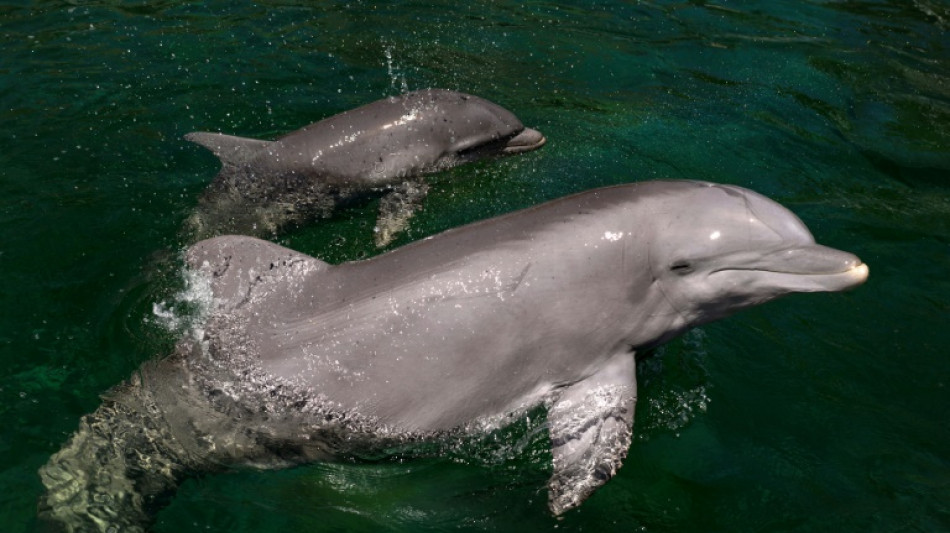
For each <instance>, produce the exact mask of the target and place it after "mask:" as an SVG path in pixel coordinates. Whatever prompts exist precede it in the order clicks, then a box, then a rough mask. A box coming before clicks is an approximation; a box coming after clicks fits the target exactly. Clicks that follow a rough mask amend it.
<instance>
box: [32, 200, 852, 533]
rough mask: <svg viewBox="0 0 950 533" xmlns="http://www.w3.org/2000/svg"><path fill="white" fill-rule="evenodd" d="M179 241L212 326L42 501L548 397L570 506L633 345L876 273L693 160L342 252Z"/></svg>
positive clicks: (96, 519)
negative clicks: (661, 175) (717, 181)
mask: <svg viewBox="0 0 950 533" xmlns="http://www.w3.org/2000/svg"><path fill="white" fill-rule="evenodd" d="M187 258H188V262H189V263H190V264H191V265H192V267H193V268H194V269H195V271H196V272H198V273H199V277H200V278H202V279H204V280H205V281H206V282H207V283H208V285H209V286H210V293H211V294H213V303H212V304H211V305H210V307H209V308H208V309H207V318H206V319H205V320H204V321H203V322H202V323H201V326H200V328H198V331H200V333H199V334H197V335H196V336H195V338H194V339H189V340H186V341H183V342H182V344H181V346H180V347H179V349H178V351H177V352H176V354H175V355H174V356H172V357H171V358H168V359H165V360H163V361H160V362H156V363H151V364H147V365H145V366H144V367H143V368H142V369H141V371H140V372H139V373H138V374H137V375H136V377H135V378H133V379H132V380H131V381H130V382H128V383H127V384H125V385H123V386H121V387H119V388H118V389H116V390H115V391H114V392H113V393H111V394H110V395H109V396H108V397H107V398H106V401H105V402H104V403H103V405H102V406H101V407H100V408H99V410H98V411H96V412H95V413H93V414H91V415H88V416H87V417H85V418H84V419H83V421H82V423H81V425H80V429H79V431H78V432H77V433H76V434H75V435H74V436H73V438H72V440H71V441H70V442H69V443H68V444H67V445H66V447H64V449H63V450H61V451H60V452H58V453H57V454H56V455H54V456H53V458H52V459H51V460H50V462H49V463H48V464H47V465H46V466H45V467H43V469H42V470H41V471H40V475H41V477H42V479H43V482H44V484H45V485H46V487H47V488H48V489H49V493H48V494H47V495H46V497H45V498H44V500H43V501H42V502H41V508H42V509H43V515H44V516H46V517H47V518H48V519H51V520H54V521H59V522H61V523H65V524H68V525H69V527H73V528H74V529H79V528H80V526H79V525H85V526H86V527H89V528H90V529H92V528H96V527H98V528H99V529H103V530H104V529H106V528H107V527H109V526H117V527H118V526H122V527H123V528H130V529H131V530H134V528H135V527H140V526H141V524H143V523H146V522H147V521H148V516H149V512H150V510H151V508H152V507H154V506H155V505H157V502H160V498H159V496H161V495H163V494H165V493H167V492H168V491H170V490H171V489H173V488H174V487H175V486H176V485H177V483H179V482H180V480H181V479H182V478H183V477H184V476H186V475H187V474H189V473H192V472H196V471H208V470H213V469H217V468H220V467H221V465H227V464H246V465H253V466H257V467H261V466H264V467H267V466H273V467H277V466H285V465H288V464H296V463H303V462H306V461H313V460H325V459H332V458H338V457H354V456H355V457H359V456H361V455H363V454H364V453H368V454H377V456H378V453H380V451H381V450H392V449H393V447H398V446H400V445H406V446H410V448H411V444H412V443H414V442H418V441H420V440H433V439H448V438H456V437H458V436H460V435H465V434H471V433H476V432H483V431H486V430H489V429H491V428H495V427H499V426H501V425H503V424H505V423H507V422H510V421H512V420H514V419H516V417H517V416H518V415H520V414H522V413H524V412H525V411H526V410H529V409H531V408H533V407H535V406H538V405H544V406H546V409H547V421H548V430H549V432H550V438H551V445H552V453H553V474H552V476H551V479H550V482H549V485H548V489H549V497H550V499H549V503H550V509H551V511H552V512H554V513H555V514H560V513H563V512H565V511H567V510H569V509H571V508H573V507H576V506H577V505H579V504H580V503H581V502H582V501H583V500H584V499H585V498H587V496H589V495H590V494H591V493H592V492H593V491H594V490H595V489H596V488H597V487H599V486H600V485H602V484H604V483H605V482H606V481H607V479H609V478H610V477H611V476H612V475H613V474H614V473H615V472H616V470H617V468H619V467H620V464H621V461H622V460H623V458H624V457H625V455H626V452H627V448H628V447H629V445H630V442H631V435H632V424H633V412H634V405H635V403H636V399H637V385H636V377H635V376H636V375H635V372H634V364H635V361H634V354H635V353H637V352H640V351H642V350H645V349H648V348H650V347H653V346H657V345H659V344H661V343H663V342H664V341H666V340H668V339H670V338H671V337H673V336H675V335H678V334H680V333H682V332H683V331H685V330H687V329H689V328H691V327H694V326H697V325H700V324H704V323H707V322H709V321H711V320H716V319H718V318H722V317H725V316H727V315H730V314H732V313H734V312H736V311H738V310H740V309H743V308H746V307H750V306H753V305H756V304H760V303H763V302H766V301H769V300H772V299H774V298H776V297H779V296H781V295H783V294H787V293H791V292H816V291H840V290H844V289H849V288H851V287H854V286H856V285H859V284H861V283H863V282H864V281H865V279H866V278H867V275H868V268H867V266H866V265H864V264H863V263H862V262H861V261H860V260H859V259H858V258H857V257H855V256H854V255H851V254H849V253H846V252H842V251H838V250H834V249H831V248H826V247H824V246H820V245H817V244H815V240H814V239H813V238H812V235H811V234H810V233H809V232H808V229H807V228H806V227H805V226H804V225H803V224H802V222H801V221H800V220H799V219H798V218H797V217H796V216H795V215H794V214H792V213H791V212H790V211H788V210H787V209H785V208H783V207H782V206H780V205H779V204H777V203H775V202H773V201H771V200H768V199H767V198H765V197H764V196H761V195H759V194H756V193H754V192H752V191H749V190H746V189H742V188H739V187H734V186H727V185H714V184H711V183H703V182H689V181H661V182H645V183H640V184H634V185H624V186H617V187H610V188H604V189H598V190H593V191H589V192H585V193H581V194H578V195H575V196H570V197H567V198H563V199H560V200H556V201H553V202H550V203H547V204H544V205H541V206H538V207H534V208H530V209H525V210H523V211H519V212H516V213H513V214H509V215H505V216H501V217H498V218H494V219H491V220H487V221H483V222H479V223H475V224H472V225H469V226H465V227H461V228H458V229H453V230H449V231H446V232H444V233H442V234H439V235H436V236H434V237H431V238H428V239H425V240H422V241H419V242H415V243H413V244H410V245H407V246H404V247H401V248H398V249H396V250H393V251H391V252H389V253H386V254H383V255H380V256H377V257H374V258H371V259H367V260H363V261H356V262H352V263H344V264H341V265H337V266H332V265H329V264H327V263H324V262H322V261H320V260H318V259H315V258H312V257H309V256H306V255H304V254H301V253H298V252H295V251H293V250H289V249H287V248H283V247H280V246H277V245H275V244H272V243H269V242H266V241H262V240H258V239H255V238H252V237H242V236H225V237H219V238H215V239H211V240H207V241H202V242H199V243H197V244H196V245H194V246H193V247H192V248H191V249H190V250H189V251H188V253H187ZM130 450H134V453H133V452H131V451H130ZM77 524H79V525H77ZM122 530H123V531H126V530H129V529H122Z"/></svg>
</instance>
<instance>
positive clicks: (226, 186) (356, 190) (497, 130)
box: [185, 89, 545, 246]
mask: <svg viewBox="0 0 950 533" xmlns="http://www.w3.org/2000/svg"><path fill="white" fill-rule="evenodd" d="M185 139H187V140H189V141H192V142H195V143H197V144H200V145H201V146H204V147H205V148H208V149H209V150H211V151H212V152H214V154H215V155H217V156H218V157H219V158H220V159H221V165H222V167H221V171H220V173H219V174H218V175H217V177H216V178H215V179H214V181H213V182H212V183H211V185H210V186H209V187H208V189H207V190H206V192H205V193H204V194H203V196H202V197H201V199H200V200H199V205H198V209H197V210H196V212H195V213H194V214H193V215H192V216H191V217H190V218H189V219H188V222H187V225H188V231H189V232H190V233H191V234H192V235H193V237H194V238H196V239H198V238H207V237H210V236H213V235H218V234H222V233H239V234H242V235H257V236H264V235H268V234H273V233H275V232H276V231H277V230H279V229H280V228H281V227H283V226H285V225H287V224H292V223H301V222H304V221H306V220H307V219H310V218H316V217H327V216H330V215H331V214H332V213H333V211H334V209H335V208H336V207H337V206H338V205H340V204H343V203H346V202H348V201H351V200H353V199H356V198H359V197H365V196H367V195H369V194H372V193H378V194H383V195H384V196H383V199H382V200H381V203H380V214H379V220H378V222H377V224H376V231H375V238H376V244H377V245H378V246H385V245H386V244H388V243H389V242H390V241H391V240H392V239H393V238H394V236H395V235H396V234H397V233H398V232H400V231H402V230H403V229H405V228H406V226H407V225H408V221H409V218H410V217H411V216H412V215H413V213H414V212H415V211H417V210H418V209H419V207H420V205H421V202H422V200H423V199H424V197H425V194H426V192H427V186H426V184H425V183H424V182H423V181H422V179H421V177H420V176H421V175H423V174H426V173H430V172H435V171H438V170H443V169H446V168H449V167H453V166H455V165H458V164H461V163H465V162H469V161H476V160H479V159H483V158H486V157H493V156H500V155H509V154H517V153H521V152H527V151H530V150H534V149H537V148H540V147H541V146H542V145H544V143H545V138H544V136H543V135H541V133H540V132H538V131H536V130H533V129H531V128H525V127H524V125H523V124H522V123H521V121H520V120H518V117H516V116H515V115H514V114H512V113H511V112H510V111H508V110H506V109H504V108H502V107H500V106H498V105H497V104H494V103H492V102H489V101H488V100H485V99H483V98H479V97H477V96H471V95H467V94H462V93H459V92H455V91H448V90H443V89H429V90H423V91H416V92H411V93H407V94H404V95H401V96H398V97H391V98H385V99H383V100H379V101H377V102H373V103H371V104H368V105H365V106H362V107H358V108H356V109H353V110H350V111H346V112H345V113H340V114H339V115H335V116H332V117H330V118H327V119H324V120H321V121H319V122H316V123H314V124H311V125H309V126H306V127H304V128H302V129H299V130H297V131H294V132H292V133H289V134H287V135H285V136H283V137H280V138H279V139H277V140H275V141H261V140H256V139H246V138H242V137H234V136H231V135H224V134H221V133H205V132H195V133H189V134H188V135H186V136H185Z"/></svg>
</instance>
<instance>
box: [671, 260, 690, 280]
mask: <svg viewBox="0 0 950 533" xmlns="http://www.w3.org/2000/svg"><path fill="white" fill-rule="evenodd" d="M692 271H693V265H691V264H690V262H689V261H686V260H680V261H676V262H674V263H673V264H672V265H670V272H673V273H674V274H678V275H680V276H685V275H686V274H689V273H691V272H692Z"/></svg>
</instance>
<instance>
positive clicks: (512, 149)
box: [502, 128, 547, 154]
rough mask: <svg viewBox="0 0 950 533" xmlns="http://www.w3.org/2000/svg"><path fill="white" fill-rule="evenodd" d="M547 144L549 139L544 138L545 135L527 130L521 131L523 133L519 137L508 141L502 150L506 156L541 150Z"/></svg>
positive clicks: (516, 136)
mask: <svg viewBox="0 0 950 533" xmlns="http://www.w3.org/2000/svg"><path fill="white" fill-rule="evenodd" d="M545 142H547V139H545V138H544V135H542V134H541V132H540V131H538V130H533V129H531V128H525V129H523V130H521V133H519V134H518V135H515V136H514V137H512V138H510V139H508V142H506V143H505V147H504V148H502V152H503V153H506V154H517V153H521V152H530V151H531V150H537V149H538V148H541V147H542V146H544V143H545Z"/></svg>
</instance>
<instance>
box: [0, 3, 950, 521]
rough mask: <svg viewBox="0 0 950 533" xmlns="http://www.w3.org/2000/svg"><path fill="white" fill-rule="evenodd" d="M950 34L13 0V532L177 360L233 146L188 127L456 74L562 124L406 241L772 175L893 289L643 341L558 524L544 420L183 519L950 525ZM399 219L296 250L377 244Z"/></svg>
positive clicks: (819, 233)
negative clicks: (593, 201)
mask: <svg viewBox="0 0 950 533" xmlns="http://www.w3.org/2000/svg"><path fill="white" fill-rule="evenodd" d="M948 24H950V6H948V4H947V3H946V2H943V1H936V0H914V1H868V2H863V1H840V2H837V1H836V2H824V1H810V2H809V1H790V0H789V1H784V0H781V1H780V0H776V1H768V2H764V1H763V2H727V1H721V2H703V1H691V2H621V1H603V2H587V3H582V4H581V3H578V4H574V5H566V4H557V3H548V2H491V3H488V2H486V3H457V2H428V3H419V2H409V1H403V2H389V3H386V4H384V5H373V4H371V3H363V2H351V3H347V4H337V3H331V2H322V3H309V2H259V3H248V2H223V1H212V2H182V1H171V0H169V1H164V2H120V1H100V2H91V1H82V0H76V1H72V2H53V1H34V2H27V1H13V2H10V1H7V2H0V45H2V49H3V53H2V55H0V124H2V125H3V127H2V128H0V272H2V273H3V285H2V286H3V289H2V291H0V427H2V428H3V430H2V432H0V487H2V489H3V490H2V491H0V529H2V530H3V531H11V532H17V531H32V529H33V528H34V527H35V524H34V522H33V520H34V512H35V504H36V500H37V498H38V496H39V494H40V491H41V486H40V482H39V479H38V477H37V475H36V470H37V469H38V468H39V466H40V465H42V464H44V463H45V462H46V461H47V459H48V458H49V456H50V455H51V454H52V453H54V452H55V451H56V450H58V449H59V447H60V446H61V445H62V443H63V442H64V441H65V440H66V438H67V437H68V435H69V434H70V433H71V432H72V431H73V430H74V429H75V427H76V425H77V422H78V419H79V417H80V416H82V415H83V414H84V413H87V412H90V411H92V410H94V409H95V407H96V406H97V405H98V404H99V395H100V394H102V393H103V392H105V391H107V390H108V389H109V388H110V387H112V386H114V385H116V384H117V383H119V382H121V381H122V380H123V379H125V378H127V377H128V376H129V375H130V374H131V373H132V372H133V371H134V370H135V369H136V368H137V367H138V366H139V365H140V364H141V363H142V362H143V361H146V360H148V359H151V358H156V357H161V356H162V355H163V354H167V353H168V352H169V350H170V347H171V344H172V342H173V341H174V335H173V334H172V333H170V332H169V331H168V330H167V329H166V328H165V327H164V326H163V321H162V320H161V318H160V317H159V316H157V315H156V314H155V312H154V311H155V309H156V307H155V304H156V303H160V302H163V301H164V302H168V301H171V299H172V298H173V295H174V294H175V292H176V291H177V290H178V289H179V288H180V285H181V282H180V280H179V279H178V264H179V263H178V259H177V254H178V252H179V251H180V250H181V248H182V246H183V245H184V244H185V243H184V242H183V241H182V239H181V237H180V234H179V230H180V227H181V223H182V221H183V219H184V217H186V216H187V214H188V213H189V212H190V209H192V207H193V206H194V205H195V202H196V198H197V195H198V194H199V193H200V191H201V190H202V188H203V187H204V186H205V185H206V184H207V183H208V182H209V181H210V179H211V177H212V176H213V175H214V173H215V171H216V168H217V163H216V161H215V160H214V158H213V157H212V156H210V155H209V154H207V153H205V152H203V151H202V150H201V149H200V148H198V147H196V146H193V145H190V144H188V143H186V142H185V141H183V140H182V139H181V136H182V135H183V134H185V133H187V132H189V131H193V130H211V131H224V132H228V133H234V134H239V135H245V136H252V137H260V138H272V137H274V136H277V135H279V134H282V133H284V132H287V131H290V130H293V129H296V128H298V127H300V126H303V125H305V124H307V123H310V122H313V121H315V120H318V119H320V118H323V117H325V116H328V115H331V114H333V113H337V112H340V111H343V110H346V109H349V108H352V107H355V106H357V105H360V104H363V103H367V102H370V101H372V100H375V99H378V98H380V97H383V96H386V95H391V94H397V93H399V92H402V91H404V90H407V89H419V88H425V87H445V88H450V89H457V90H461V91H465V92H470V93H473V94H477V95H480V96H483V97H485V98H488V99H490V100H493V101H496V102H498V103H500V104H501V105H503V106H505V107H507V108H509V109H511V110H512V111H514V112H515V113H516V114H517V115H518V116H519V117H520V118H521V119H522V120H523V121H524V122H525V123H526V124H527V125H529V126H532V127H536V128H537V129H540V130H541V131H543V132H544V133H545V135H546V136H547V137H548V140H549V142H548V145H547V146H546V147H545V148H544V149H543V150H541V151H538V152H534V153H531V154H527V155H525V156H521V157H518V158H510V159H506V160H502V161H495V162H490V163H479V164H475V165H469V166H465V167H460V168H457V169H454V170H451V171H449V173H450V174H451V179H449V177H448V176H441V177H435V178H434V179H433V180H432V182H433V188H432V191H431V193H430V196H429V199H428V201H427V203H426V208H425V210H424V211H423V212H422V213H421V214H420V215H419V216H418V217H417V218H416V219H414V221H413V223H412V227H411V230H410V232H409V233H408V234H406V235H405V236H403V237H402V238H401V239H400V240H399V241H398V242H397V243H396V244H397V245H398V244H404V243H406V242H409V241H411V240H416V239H419V238H422V237H424V236H426V235H430V234H433V233H436V232H439V231H441V230H444V229H446V228H450V227H454V226H457V225H459V224H463V223H467V222H471V221H474V220H478V219H482V218H485V217H488V216H491V215H495V214H500V213H504V212H508V211H511V210H514V209H517V208H520V207H524V206H528V205H534V204H537V203H539V202H542V201H544V200H548V199H552V198H556V197H559V196H563V195H565V194H567V193H571V192H575V191H580V190H585V189H589V188H592V187H596V186H602V185H609V184H615V183H626V182H634V181H641V180H648V179H654V178H694V179H705V180H711V181H717V182H723V183H734V184H738V185H742V186H746V187H750V188H752V189H755V190H757V191H760V192H762V193H764V194H767V195H769V196H771V197H773V198H775V199H776V200H778V201H780V202H781V203H783V204H785V205H786V206H788V207H789V208H791V209H792V210H793V211H795V212H796V213H797V214H799V216H801V217H802V219H803V220H804V221H805V222H806V223H807V224H808V226H809V227H810V228H811V229H812V231H813V233H815V235H816V237H817V238H818V240H819V242H822V243H823V244H827V245H830V246H834V247H838V248H843V249H846V250H849V251H852V252H854V253H856V254H857V255H859V256H860V257H861V258H862V259H864V260H865V261H866V262H867V263H868V264H869V265H870V266H871V278H870V280H869V282H868V284H867V285H865V286H863V287H861V288H859V289H858V290H856V291H854V292H851V293H847V294H833V295H828V294H823V295H799V296H794V297H789V298H787V299H785V300H780V301H778V302H775V303H772V304H769V305H767V306H764V307H762V308H758V309H754V310H751V311H748V312H745V313H744V314H741V315H739V316H736V317H734V318H732V319H729V320H726V321H723V322H720V323H716V324H713V325H709V326H707V327H704V328H703V329H702V330H700V331H696V332H693V333H691V334H689V335H687V336H686V337H684V338H683V339H680V340H677V341H675V342H673V343H671V344H670V345H669V346H667V347H666V348H665V349H663V350H660V351H659V352H658V353H657V354H655V356H654V357H653V358H651V359H649V360H648V361H646V362H645V363H643V364H641V365H640V368H639V371H638V374H639V380H640V385H641V387H640V401H639V406H638V412H637V420H636V427H635V433H636V438H635V440H634V444H633V446H632V447H631V449H630V452H629V456H628V459H627V460H626V463H625V466H624V468H623V469H622V470H621V472H620V473H619V475H618V476H617V477H616V478H615V479H614V480H612V481H611V482H609V483H608V484H607V486H606V487H605V488H603V489H601V490H600V491H598V493H597V494H595V495H594V497H592V498H591V499H590V500H589V501H587V502H586V503H585V504H584V505H583V506H582V507H581V508H580V510H578V511H576V512H572V513H569V514H568V515H567V516H566V517H565V518H564V519H563V520H560V521H557V520H554V519H553V518H551V517H550V516H549V515H548V513H547V511H546V495H545V492H544V483H545V480H546V478H547V476H548V474H549V467H548V462H549V455H548V452H547V442H546V435H545V434H544V432H543V430H542V427H541V423H542V421H539V420H537V419H534V420H532V421H530V422H528V421H525V422H522V423H520V424H518V425H516V426H515V427H512V428H510V429H509V430H507V431H504V432H501V433H499V434H497V435H491V436H488V437H486V439H485V441H484V442H480V443H476V444H475V445H473V446H469V447H466V448H465V449H460V450H456V451H454V452H452V453H450V454H448V455H447V456H445V457H435V458H431V459H422V460H412V461H399V460H391V461H380V462H377V463H365V464H345V465H313V466H309V467H304V468H297V469H293V470H286V471H279V472H249V471H236V472H234V473H231V474H226V475H220V476H211V477H206V478H202V479H197V480H192V481H189V482H187V483H186V484H185V485H184V486H183V487H182V489H181V490H180V491H179V493H178V494H177V496H176V498H175V499H174V501H173V502H172V504H171V506H170V507H168V508H167V509H166V510H164V511H163V512H162V513H161V514H160V515H159V520H158V523H157V525H156V528H155V529H156V531H157V532H173V531H174V532H176V533H184V532H191V531H194V532H198V531H229V532H240V531H247V532H252V531H253V532H269V531H275V532H276V531H291V530H293V531H518V532H526V531H549V530H551V529H554V528H557V529H558V530H562V531H631V530H632V531H674V532H683V531H704V532H705V531H797V532H805V531H862V532H865V531H928V532H929V531H941V530H950V506H948V503H947V502H950V444H948V443H950V429H948V424H947V417H946V408H947V405H948V400H950V393H948V386H950V362H948V358H947V354H948V353H950V328H948V327H947V326H948V307H950V303H948V302H950V282H948V276H947V272H948V270H950V196H948V191H950V78H948V76H950V37H948V33H947V30H948ZM374 216H375V206H374V205H373V204H370V205H366V206H362V207H359V208H356V209H354V210H351V211H349V212H347V213H344V214H342V215H340V216H339V217H337V218H335V219H332V220H329V221H324V222H322V223H319V224H314V225H311V226H308V227H306V228H302V229H300V230H298V231H295V232H292V233H288V234H286V235H283V236H282V237H281V238H280V240H279V242H280V243H281V244H284V245H287V246H290V247H293V248H295V249H298V250H301V251H304V252H306V253H309V254H313V255H316V256H319V257H321V258H323V259H326V260H329V261H333V262H339V261H345V260H352V259H357V258H360V257H365V256H367V255H370V254H374V253H376V251H375V250H374V249H373V245H372V241H371V239H370V238H369V233H368V232H369V230H370V229H371V227H372V224H373V218H374ZM159 309H162V307H159ZM582 355H583V354H579V356H582Z"/></svg>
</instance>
